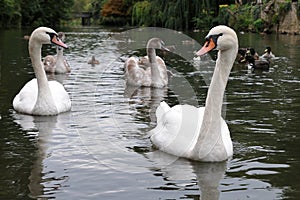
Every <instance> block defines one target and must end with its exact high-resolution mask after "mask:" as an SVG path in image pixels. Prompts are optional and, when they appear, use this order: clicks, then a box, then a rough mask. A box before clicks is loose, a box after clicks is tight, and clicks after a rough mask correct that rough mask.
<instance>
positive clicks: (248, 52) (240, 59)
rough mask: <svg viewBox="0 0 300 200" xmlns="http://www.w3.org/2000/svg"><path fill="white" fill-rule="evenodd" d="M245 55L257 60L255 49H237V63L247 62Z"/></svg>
mask: <svg viewBox="0 0 300 200" xmlns="http://www.w3.org/2000/svg"><path fill="white" fill-rule="evenodd" d="M247 55H251V56H252V57H253V58H254V59H255V60H258V59H259V55H258V53H257V52H256V51H255V49H254V48H253V47H248V48H239V49H238V56H237V61H238V62H239V63H245V62H247V60H246V56H247Z"/></svg>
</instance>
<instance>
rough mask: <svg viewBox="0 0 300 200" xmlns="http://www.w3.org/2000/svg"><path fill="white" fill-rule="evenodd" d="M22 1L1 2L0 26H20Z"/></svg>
mask: <svg viewBox="0 0 300 200" xmlns="http://www.w3.org/2000/svg"><path fill="white" fill-rule="evenodd" d="M20 1H21V0H1V1H0V26H2V27H3V26H4V27H6V26H19V25H20V21H21V12H20V11H21V7H20Z"/></svg>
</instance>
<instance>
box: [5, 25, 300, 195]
mask: <svg viewBox="0 0 300 200" xmlns="http://www.w3.org/2000/svg"><path fill="white" fill-rule="evenodd" d="M11 32H12V33H13V34H12V33H9V34H8V33H6V32H5V31H0V36H1V37H0V40H3V43H1V44H5V45H1V46H0V53H1V55H0V61H1V63H0V64H1V65H0V66H1V79H0V80H1V85H0V92H1V96H0V109H1V113H0V114H1V118H0V123H1V127H0V129H1V135H0V139H1V145H0V149H2V154H1V155H2V156H1V162H0V163H1V164H0V167H1V171H2V172H3V176H2V181H1V183H0V186H1V188H3V191H6V192H3V193H1V196H3V198H6V199H16V198H17V197H20V198H22V199H26V198H29V197H31V198H36V199H38V198H45V199H48V198H56V199H200V198H201V199H282V198H289V197H290V198H294V199H295V198H296V197H297V196H298V194H299V190H300V189H299V188H300V187H299V181H298V180H297V178H295V177H299V170H298V169H299V167H300V166H299V136H298V132H299V131H298V124H297V123H298V121H299V111H300V110H299V105H300V102H299V99H300V98H299V82H300V81H299V77H300V76H299V75H300V72H299V71H300V68H299V67H298V66H297V63H299V62H300V60H299V57H298V56H297V55H298V54H299V53H300V48H299V41H300V39H299V37H295V36H286V37H283V36H277V37H276V36H273V35H272V36H264V37H263V38H262V37H261V36H258V35H253V34H245V35H239V40H240V46H255V47H256V48H257V50H258V51H262V50H263V49H264V48H265V46H266V45H270V46H272V49H273V51H274V52H275V54H276V55H277V56H278V58H277V59H275V60H274V61H273V62H272V66H271V68H270V71H269V72H251V73H248V72H247V68H246V67H245V66H242V65H238V64H236V65H234V67H233V70H232V73H231V76H230V79H229V82H228V87H227V88H226V95H225V96H226V97H225V100H224V109H223V116H224V117H225V119H226V121H227V123H228V126H229V129H230V131H231V135H232V140H233V145H234V156H233V158H232V159H231V160H229V161H228V162H225V163H199V162H191V161H189V160H185V159H178V158H176V157H174V156H170V155H168V154H165V153H162V152H160V151H157V150H156V149H153V148H152V145H151V142H150V140H149V138H148V135H147V132H148V131H149V130H150V129H151V128H153V127H154V126H155V124H156V117H155V110H156V107H157V106H158V104H159V102H160V101H162V100H165V101H168V103H169V104H171V105H175V104H178V103H187V104H191V105H194V106H203V105H204V101H205V97H206V92H207V88H208V84H209V81H210V77H211V75H212V70H213V66H214V62H213V61H211V60H210V59H209V58H206V59H204V60H193V51H194V50H197V49H198V48H199V46H200V45H199V44H197V43H195V42H193V43H191V44H189V43H186V42H180V40H182V41H192V40H191V38H188V37H187V36H186V35H184V34H182V33H177V32H173V31H168V30H165V31H162V32H161V30H155V31H152V32H148V33H147V34H145V31H143V29H140V30H138V31H135V30H131V31H129V32H127V33H126V34H122V33H120V32H114V31H111V30H106V29H100V30H96V29H79V30H66V31H65V32H66V34H67V37H66V44H68V46H69V47H70V48H69V49H67V50H66V51H65V57H66V59H67V60H68V62H69V64H70V66H71V68H72V71H71V73H70V74H67V75H48V78H49V79H54V80H58V81H59V82H61V83H63V84H64V86H65V88H66V90H67V91H68V92H69V94H70V97H71V100H72V110H71V112H68V113H63V114H61V115H58V116H56V117H32V116H26V115H20V114H17V113H15V112H14V111H13V110H12V105H11V100H12V99H13V97H14V95H15V94H16V93H17V92H18V91H19V89H20V88H21V87H22V86H23V85H24V83H25V82H27V81H28V80H30V79H31V78H32V77H33V71H32V68H31V67H30V60H29V59H28V53H27V44H26V42H25V41H22V40H21V39H20V40H18V41H19V42H18V43H17V44H18V46H16V47H15V49H12V48H11V47H9V46H8V43H9V42H11V41H14V40H15V39H16V37H19V36H18V35H22V33H20V32H13V31H11ZM110 34H111V35H112V37H108V35H110ZM153 34H160V35H163V37H164V38H163V40H164V41H165V43H166V44H167V45H174V44H175V45H177V46H176V52H175V53H176V54H167V55H162V56H164V57H165V60H166V63H167V66H168V69H169V70H170V71H172V73H173V76H172V77H171V78H170V84H169V87H168V88H165V89H151V88H134V87H126V85H125V81H124V77H123V75H124V70H123V62H122V61H120V59H118V58H119V57H121V56H128V55H132V54H138V53H140V52H142V51H144V47H145V45H146V42H147V41H148V39H149V38H150V37H152V36H153ZM173 34H176V37H175V39H174V37H173ZM199 34H200V36H199ZM191 35H192V36H193V37H194V38H197V40H198V41H201V39H199V38H204V35H205V33H197V34H195V33H191ZM274 37H275V38H274ZM1 42H2V41H1ZM202 42H203V41H201V43H202ZM189 45H190V46H189ZM49 51H53V52H54V51H55V48H54V47H53V48H52V47H51V46H45V47H44V48H43V53H44V54H45V55H46V54H48V53H49ZM159 53H160V52H159ZM92 55H95V56H96V58H97V59H99V60H100V64H99V65H95V66H91V65H89V64H87V61H88V60H89V59H90V58H91V56H92ZM211 56H212V57H214V56H215V55H214V54H212V55H211ZM4 58H5V59H4ZM11 77H15V78H14V79H12V78H11ZM8 183H9V184H8Z"/></svg>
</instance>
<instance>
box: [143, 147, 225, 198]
mask: <svg viewBox="0 0 300 200" xmlns="http://www.w3.org/2000/svg"><path fill="white" fill-rule="evenodd" d="M146 157H147V158H148V159H149V160H151V161H152V162H153V166H155V171H158V170H159V171H161V172H162V176H163V177H164V179H165V180H168V181H182V180H188V181H189V182H188V183H187V186H189V185H191V183H190V180H193V179H195V178H196V179H197V184H198V187H199V189H200V199H201V200H218V199H219V197H220V190H219V189H218V188H219V184H220V181H221V180H222V178H223V176H224V174H225V170H226V169H227V161H224V162H214V163H210V162H197V161H190V160H187V159H184V158H178V157H176V156H173V155H170V154H167V153H164V152H162V151H159V150H157V151H153V152H149V153H147V154H146Z"/></svg>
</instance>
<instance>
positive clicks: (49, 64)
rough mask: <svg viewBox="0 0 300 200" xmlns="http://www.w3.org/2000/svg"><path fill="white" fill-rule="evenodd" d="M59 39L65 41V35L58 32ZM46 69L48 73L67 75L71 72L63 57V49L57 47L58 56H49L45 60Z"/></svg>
mask: <svg viewBox="0 0 300 200" xmlns="http://www.w3.org/2000/svg"><path fill="white" fill-rule="evenodd" d="M58 37H59V38H60V40H61V41H64V40H65V34H64V33H63V32H58ZM43 63H44V69H45V71H46V72H48V73H57V74H65V73H69V72H70V71H71V68H70V65H69V63H68V62H67V60H66V59H65V58H64V55H63V48H62V47H60V46H57V47H56V55H54V56H53V55H47V56H46V57H45V58H44V60H43Z"/></svg>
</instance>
